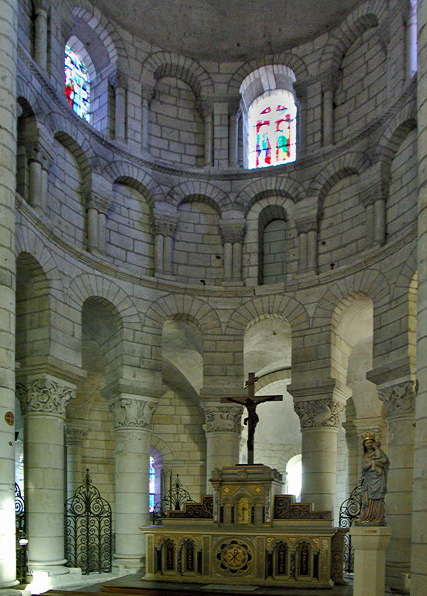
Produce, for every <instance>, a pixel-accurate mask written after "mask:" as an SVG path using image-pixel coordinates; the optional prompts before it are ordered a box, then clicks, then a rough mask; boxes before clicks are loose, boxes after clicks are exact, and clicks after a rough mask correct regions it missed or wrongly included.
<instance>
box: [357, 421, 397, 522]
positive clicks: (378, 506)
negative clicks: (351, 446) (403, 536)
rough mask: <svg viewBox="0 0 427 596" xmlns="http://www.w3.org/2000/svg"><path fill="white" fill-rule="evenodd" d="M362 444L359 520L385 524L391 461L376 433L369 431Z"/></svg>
mask: <svg viewBox="0 0 427 596" xmlns="http://www.w3.org/2000/svg"><path fill="white" fill-rule="evenodd" d="M362 444H363V456H362V510H361V512H360V516H359V519H358V520H357V522H358V523H359V524H360V523H362V524H363V523H374V524H379V525H384V498H385V495H386V493H387V473H388V468H389V466H390V462H389V459H388V457H387V455H386V454H385V453H384V451H383V450H382V449H381V443H380V441H377V440H376V439H375V436H374V435H372V434H370V433H368V434H367V435H366V436H365V438H364V439H363V442H362Z"/></svg>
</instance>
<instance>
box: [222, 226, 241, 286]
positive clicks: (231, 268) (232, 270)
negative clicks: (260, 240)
mask: <svg viewBox="0 0 427 596" xmlns="http://www.w3.org/2000/svg"><path fill="white" fill-rule="evenodd" d="M220 230H221V237H222V242H223V246H224V281H225V282H227V281H229V282H232V283H236V282H241V281H242V253H243V236H244V231H245V222H244V220H243V219H238V220H237V219H235V220H221V222H220Z"/></svg>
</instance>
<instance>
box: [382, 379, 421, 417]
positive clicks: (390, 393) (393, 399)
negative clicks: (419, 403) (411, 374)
mask: <svg viewBox="0 0 427 596" xmlns="http://www.w3.org/2000/svg"><path fill="white" fill-rule="evenodd" d="M417 390H418V383H417V381H414V380H411V379H408V380H406V381H401V382H399V383H395V384H394V385H388V386H387V387H381V388H379V389H378V397H379V398H380V400H381V401H383V402H384V406H385V411H386V414H387V418H389V419H394V418H408V417H412V416H414V414H415V397H416V395H417Z"/></svg>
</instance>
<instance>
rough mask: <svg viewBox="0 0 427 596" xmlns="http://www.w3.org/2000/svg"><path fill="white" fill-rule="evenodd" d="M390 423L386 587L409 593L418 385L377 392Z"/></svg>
mask: <svg viewBox="0 0 427 596" xmlns="http://www.w3.org/2000/svg"><path fill="white" fill-rule="evenodd" d="M378 395H379V398H380V399H381V400H382V401H383V402H384V405H385V410H386V414H387V422H388V454H387V455H388V457H389V459H390V470H389V474H388V479H387V497H386V522H387V525H388V526H390V528H391V531H392V536H391V541H390V546H389V548H388V552H387V567H386V569H387V584H388V585H390V587H391V588H392V589H394V590H395V591H399V593H405V591H406V593H408V588H409V576H410V564H411V555H410V553H411V523H412V488H413V481H414V470H413V467H414V409H415V406H414V404H415V395H416V387H415V381H412V380H406V381H403V382H399V383H394V384H391V385H387V386H385V387H384V386H383V387H381V388H380V389H379V392H378Z"/></svg>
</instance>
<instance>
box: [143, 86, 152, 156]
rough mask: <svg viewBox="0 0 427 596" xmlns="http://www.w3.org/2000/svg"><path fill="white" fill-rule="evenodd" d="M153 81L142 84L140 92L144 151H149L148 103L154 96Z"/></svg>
mask: <svg viewBox="0 0 427 596" xmlns="http://www.w3.org/2000/svg"><path fill="white" fill-rule="evenodd" d="M153 86H154V80H153V81H152V82H151V83H146V84H143V86H142V91H141V99H142V104H141V125H142V131H141V139H142V149H144V150H145V151H149V150H150V131H149V122H150V103H151V100H152V99H153V94H154V89H153Z"/></svg>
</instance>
